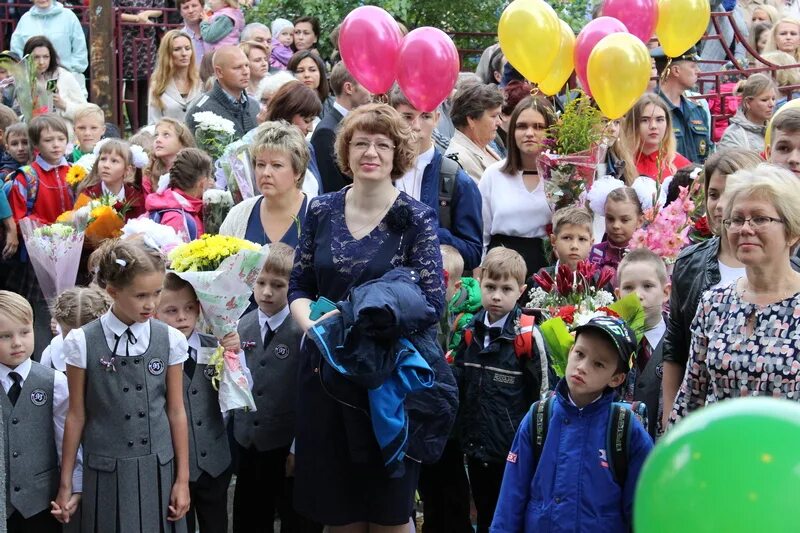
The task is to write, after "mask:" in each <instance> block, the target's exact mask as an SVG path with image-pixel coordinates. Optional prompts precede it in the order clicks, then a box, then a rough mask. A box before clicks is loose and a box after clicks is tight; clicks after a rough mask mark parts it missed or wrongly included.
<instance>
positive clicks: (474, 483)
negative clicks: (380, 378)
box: [455, 247, 549, 533]
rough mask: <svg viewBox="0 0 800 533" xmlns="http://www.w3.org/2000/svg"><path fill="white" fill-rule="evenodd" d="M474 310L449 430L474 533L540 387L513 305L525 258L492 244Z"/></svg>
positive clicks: (484, 524) (486, 522)
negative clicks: (460, 457)
mask: <svg viewBox="0 0 800 533" xmlns="http://www.w3.org/2000/svg"><path fill="white" fill-rule="evenodd" d="M481 268H482V269H483V270H482V275H481V300H482V303H483V310H481V311H479V312H478V313H477V314H476V315H475V317H474V318H473V320H472V322H471V323H470V325H469V326H467V329H466V330H465V332H464V337H463V339H462V341H461V343H460V344H459V346H458V348H457V349H456V354H455V375H456V380H457V381H458V388H459V398H460V404H459V414H458V419H457V421H456V432H457V435H458V438H459V441H460V443H461V447H462V449H463V450H464V453H465V454H466V455H467V467H468V469H469V478H470V486H471V488H472V498H473V500H474V501H475V507H476V509H477V511H478V529H477V532H478V533H485V532H488V531H489V526H490V524H491V522H492V517H493V515H494V508H495V505H496V504H497V497H498V495H499V493H500V485H501V483H502V481H503V471H504V469H505V459H506V456H507V455H508V450H509V449H510V447H511V442H512V441H513V440H514V434H515V433H516V431H517V427H518V426H519V423H520V421H521V420H522V418H523V417H524V416H525V413H527V412H528V409H529V408H530V406H531V404H532V403H533V402H534V401H536V400H538V399H539V397H540V395H541V393H542V392H543V391H545V390H547V389H548V388H549V387H548V382H549V380H548V364H547V358H546V355H544V354H543V353H541V352H540V350H539V349H537V348H536V347H537V345H541V343H539V342H537V341H536V338H535V331H534V328H533V319H532V317H529V316H527V315H523V314H522V309H521V308H520V307H519V306H518V305H517V300H518V299H519V297H520V295H521V294H522V293H524V292H525V271H526V267H525V261H524V260H523V259H522V256H521V255H520V254H518V253H517V252H515V251H513V250H510V249H508V248H503V247H499V248H493V249H492V250H490V251H489V252H488V253H487V254H486V258H485V260H484V262H483V264H482V265H481Z"/></svg>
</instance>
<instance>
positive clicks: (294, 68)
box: [286, 50, 333, 115]
mask: <svg viewBox="0 0 800 533" xmlns="http://www.w3.org/2000/svg"><path fill="white" fill-rule="evenodd" d="M286 70H288V71H289V72H291V73H292V74H294V77H295V78H297V79H298V80H299V81H301V82H302V83H303V85H305V86H306V87H308V88H309V89H312V90H314V91H316V93H317V96H319V101H320V102H322V105H323V112H324V107H325V106H326V105H333V104H332V103H331V104H328V97H329V96H330V89H329V87H328V71H327V69H326V68H325V63H323V62H322V58H320V57H319V54H317V53H315V52H312V51H310V50H305V51H301V52H297V53H295V54H294V55H293V56H292V58H291V59H289V64H288V65H286ZM322 114H324V113H320V115H322Z"/></svg>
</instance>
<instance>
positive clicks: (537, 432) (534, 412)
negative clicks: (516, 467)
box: [530, 393, 555, 472]
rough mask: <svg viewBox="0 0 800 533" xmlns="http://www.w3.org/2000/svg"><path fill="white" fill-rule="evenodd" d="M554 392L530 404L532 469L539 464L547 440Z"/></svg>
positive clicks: (534, 469)
mask: <svg viewBox="0 0 800 533" xmlns="http://www.w3.org/2000/svg"><path fill="white" fill-rule="evenodd" d="M554 397H555V396H554V394H553V393H550V394H548V395H547V396H546V397H544V398H542V399H541V400H539V401H538V402H534V403H533V405H531V410H530V413H531V449H532V450H533V471H534V472H536V467H537V466H538V465H539V459H540V458H541V457H542V450H544V443H545V442H546V441H547V429H548V428H549V427H550V416H551V415H552V413H553V401H554Z"/></svg>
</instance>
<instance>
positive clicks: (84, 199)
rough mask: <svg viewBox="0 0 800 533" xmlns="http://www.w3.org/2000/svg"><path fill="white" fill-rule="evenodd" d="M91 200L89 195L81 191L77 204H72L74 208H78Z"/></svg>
mask: <svg viewBox="0 0 800 533" xmlns="http://www.w3.org/2000/svg"><path fill="white" fill-rule="evenodd" d="M91 201H92V199H91V198H89V196H88V195H86V194H84V193H80V194H79V195H78V198H77V199H76V200H75V205H73V206H72V209H75V210H78V209H80V208H81V207H83V206H85V205H86V204H88V203H89V202H91Z"/></svg>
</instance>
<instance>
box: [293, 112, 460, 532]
mask: <svg viewBox="0 0 800 533" xmlns="http://www.w3.org/2000/svg"><path fill="white" fill-rule="evenodd" d="M336 155H337V159H338V162H339V166H340V167H341V168H342V170H343V171H345V172H346V173H347V174H349V175H351V176H353V184H352V185H351V186H348V187H345V188H344V189H342V190H340V191H338V192H334V193H330V194H325V195H323V196H319V197H317V198H315V199H313V200H312V201H311V203H310V205H309V207H308V212H307V213H306V221H305V226H304V227H303V233H302V235H301V237H300V244H299V246H298V250H297V255H296V260H295V266H294V270H293V271H292V276H291V280H290V282H289V302H290V307H291V311H292V316H293V318H294V320H295V321H296V322H297V324H298V325H299V326H300V327H301V328H303V330H305V331H308V330H309V329H310V328H311V326H313V325H314V324H315V320H314V319H312V318H311V305H312V303H313V302H315V301H317V300H318V299H320V298H321V297H324V298H327V299H328V300H330V301H332V302H339V301H342V300H345V299H346V298H347V296H348V295H349V293H350V291H351V289H353V288H355V287H358V286H361V285H363V284H365V283H367V282H369V281H372V280H376V279H377V278H380V277H381V276H383V275H384V274H385V273H387V272H388V271H390V270H393V269H395V268H398V267H406V268H409V269H410V270H411V274H412V275H414V276H418V281H417V284H418V286H419V287H420V289H421V291H422V293H423V295H424V297H425V299H426V300H427V302H428V304H429V305H430V306H431V307H432V308H433V309H434V310H435V312H436V314H437V315H441V313H442V311H443V308H444V294H445V288H444V283H443V277H442V257H441V254H440V252H439V239H438V237H437V229H438V228H437V226H438V225H437V222H436V215H435V213H434V212H433V210H432V209H431V208H430V207H428V206H426V205H425V204H422V203H420V202H418V201H416V200H414V199H413V198H411V197H410V196H408V195H407V194H405V193H404V192H401V191H399V190H398V189H397V188H396V187H395V186H394V183H393V180H396V179H398V178H400V177H401V176H403V175H404V174H405V173H406V172H407V171H408V170H409V169H410V168H411V167H412V165H413V164H414V159H415V157H416V143H415V139H414V136H413V135H412V132H411V129H410V127H409V126H408V124H407V123H406V121H405V120H404V119H403V117H402V116H400V114H399V113H398V112H397V111H396V110H395V109H393V108H391V107H389V106H388V105H385V104H367V105H364V106H361V107H359V108H357V109H355V110H353V111H351V112H350V113H349V114H348V115H347V116H346V117H345V118H344V120H343V121H342V125H341V130H340V133H339V135H338V137H337V139H336ZM336 313H338V311H331V312H330V313H327V314H325V315H323V316H322V318H320V319H319V321H321V320H325V319H326V318H328V317H329V316H333V315H335V314H336ZM435 327H436V326H435V323H431V324H426V325H424V327H423V328H422V329H421V330H420V331H423V332H426V334H428V335H430V336H431V337H430V338H431V339H435ZM301 357H302V359H301V363H300V371H299V374H298V376H299V381H298V386H299V390H298V395H297V397H298V398H299V399H300V401H299V402H298V406H297V435H296V441H295V442H296V460H295V499H294V503H295V508H296V509H297V510H298V512H300V513H301V514H303V515H305V516H306V517H308V518H310V519H312V520H314V521H316V522H320V523H323V524H326V525H327V526H330V531H331V532H358V533H361V532H365V533H366V532H367V531H381V532H384V533H400V532H406V531H408V528H409V525H408V524H409V517H410V516H411V512H412V509H413V504H414V493H415V491H416V488H417V481H418V478H419V468H420V464H419V462H417V461H414V460H412V459H409V458H408V457H406V458H405V459H404V460H403V466H404V471H403V473H402V474H401V475H399V476H396V477H390V475H389V472H388V471H387V469H386V468H385V467H384V461H383V459H382V458H381V454H380V450H379V446H378V443H377V440H376V439H375V436H374V434H373V431H372V429H371V423H370V418H369V417H368V416H365V413H366V412H368V407H367V406H366V403H365V399H366V389H364V388H360V387H359V386H358V385H355V383H354V382H350V381H348V380H345V378H341V377H340V378H339V380H337V379H336V378H335V376H333V377H332V374H333V373H334V370H333V368H332V367H331V366H330V365H329V364H328V363H326V362H325V359H324V358H323V357H322V356H321V355H320V352H319V351H318V350H317V349H316V348H315V347H314V342H311V341H306V343H305V344H304V346H303V353H302V354H301ZM446 372H448V370H447V369H444V373H446ZM450 378H451V382H452V375H451V376H450ZM440 379H445V377H443V376H441V375H438V374H437V381H438V380H440ZM340 380H344V381H346V383H345V384H342V382H341V381H340ZM348 384H349V385H348ZM343 392H344V396H346V397H345V398H343V397H342V396H341V395H340V394H339V393H343ZM412 416H413V415H412ZM442 416H443V415H442ZM412 425H413V421H412ZM413 439H414V436H413V435H412V436H411V437H410V440H412V441H413ZM408 454H409V455H411V448H409V451H408Z"/></svg>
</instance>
